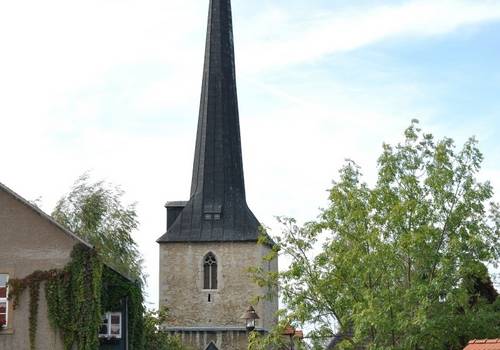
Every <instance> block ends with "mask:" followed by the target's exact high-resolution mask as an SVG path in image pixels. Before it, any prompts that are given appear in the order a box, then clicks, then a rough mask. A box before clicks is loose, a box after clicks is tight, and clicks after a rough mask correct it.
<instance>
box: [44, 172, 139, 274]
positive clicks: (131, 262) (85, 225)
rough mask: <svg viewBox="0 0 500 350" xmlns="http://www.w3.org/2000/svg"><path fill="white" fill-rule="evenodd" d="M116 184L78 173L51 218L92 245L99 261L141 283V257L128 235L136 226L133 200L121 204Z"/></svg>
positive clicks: (120, 192)
mask: <svg viewBox="0 0 500 350" xmlns="http://www.w3.org/2000/svg"><path fill="white" fill-rule="evenodd" d="M123 195H124V192H123V190H121V188H120V187H117V186H112V185H110V184H108V183H106V182H104V181H97V182H93V181H91V180H90V177H89V175H88V174H87V173H85V174H83V175H82V176H80V177H79V178H78V179H77V181H76V182H75V183H74V185H73V187H72V189H71V191H70V192H69V193H68V194H66V195H64V196H63V197H62V198H61V199H60V200H59V201H58V202H57V205H56V207H55V209H54V211H53V212H52V217H53V218H54V219H55V220H56V221H57V222H59V223H60V224H62V225H63V226H65V227H67V228H68V229H69V230H71V231H72V232H74V233H76V234H77V235H79V236H80V237H82V238H83V239H84V240H86V241H87V242H89V243H91V244H92V245H94V246H95V247H96V249H97V251H98V252H99V255H100V257H101V258H102V260H103V262H105V263H107V264H109V265H110V266H112V267H114V268H116V269H117V270H118V271H120V272H122V273H124V274H126V275H128V276H130V277H132V278H137V279H139V280H140V281H141V282H144V276H143V274H142V259H141V255H140V253H139V250H138V248H137V244H136V242H135V241H134V240H133V238H132V236H131V234H132V232H133V231H134V230H136V229H137V226H138V221H137V213H136V209H135V203H134V204H130V205H124V204H123V203H122V199H123Z"/></svg>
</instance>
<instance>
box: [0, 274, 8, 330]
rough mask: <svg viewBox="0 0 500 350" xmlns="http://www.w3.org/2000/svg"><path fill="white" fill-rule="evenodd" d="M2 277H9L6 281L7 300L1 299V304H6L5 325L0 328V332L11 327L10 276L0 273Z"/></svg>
mask: <svg viewBox="0 0 500 350" xmlns="http://www.w3.org/2000/svg"><path fill="white" fill-rule="evenodd" d="M0 275H5V276H7V279H6V281H5V298H0V303H5V325H3V326H0V330H5V329H7V328H8V327H9V274H8V273H0Z"/></svg>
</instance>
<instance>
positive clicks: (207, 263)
mask: <svg viewBox="0 0 500 350" xmlns="http://www.w3.org/2000/svg"><path fill="white" fill-rule="evenodd" d="M203 289H217V259H216V258H215V255H214V254H213V253H208V254H207V255H205V259H203Z"/></svg>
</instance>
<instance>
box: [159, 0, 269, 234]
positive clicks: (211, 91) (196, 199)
mask: <svg viewBox="0 0 500 350" xmlns="http://www.w3.org/2000/svg"><path fill="white" fill-rule="evenodd" d="M167 210H168V214H167V216H168V224H167V226H168V228H167V233H166V234H165V235H163V236H162V237H161V238H160V239H159V240H158V242H160V243H161V242H189V241H206V242H209V241H256V240H257V238H258V235H259V225H260V224H259V222H258V220H257V219H256V218H255V216H254V215H253V213H252V212H251V211H250V209H249V208H248V206H247V203H246V198H245V183H244V178H243V162H242V156H241V141H240V126H239V115H238V98H237V93H236V74H235V62H234V45H233V29H232V16H231V1H230V0H210V9H209V15H208V30H207V40H206V48H205V65H204V69H203V85H202V90H201V102H200V114H199V119H198V132H197V137H196V148H195V156H194V165H193V178H192V184H191V198H190V200H189V201H188V202H187V203H183V202H175V203H167Z"/></svg>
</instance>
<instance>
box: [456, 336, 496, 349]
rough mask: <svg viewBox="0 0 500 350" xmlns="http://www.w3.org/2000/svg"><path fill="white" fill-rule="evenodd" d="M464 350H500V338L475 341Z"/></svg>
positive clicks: (470, 342)
mask: <svg viewBox="0 0 500 350" xmlns="http://www.w3.org/2000/svg"><path fill="white" fill-rule="evenodd" d="M464 350H500V338H497V339H473V340H471V341H469V344H468V345H467V346H466V347H465V348H464Z"/></svg>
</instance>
